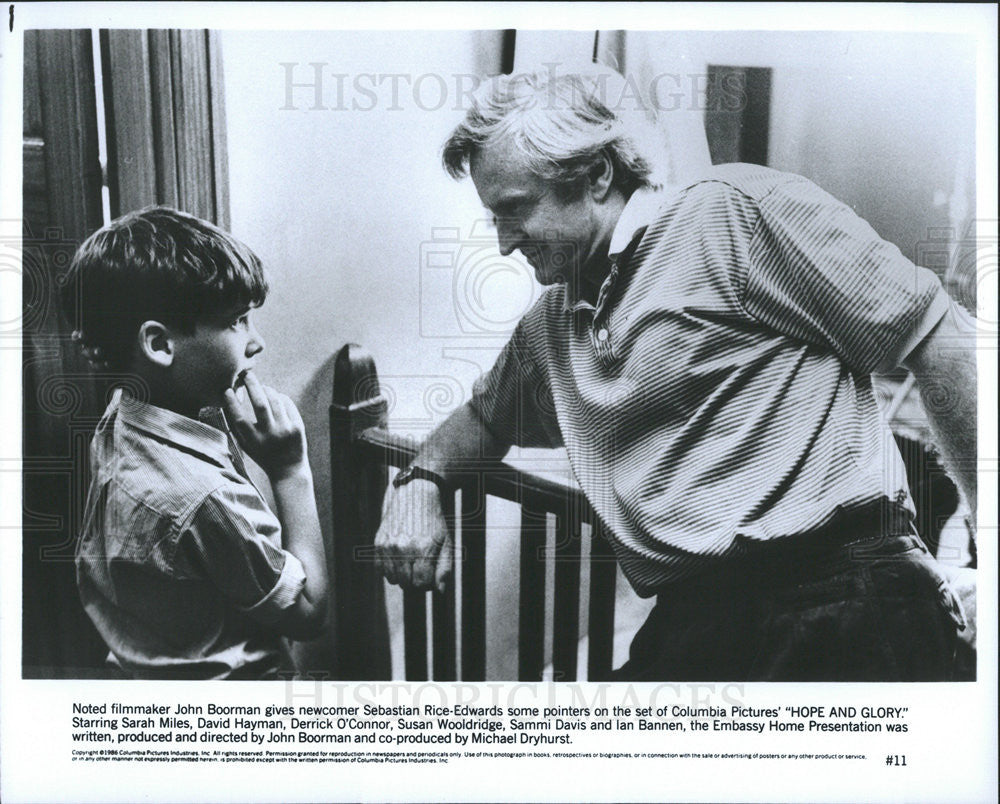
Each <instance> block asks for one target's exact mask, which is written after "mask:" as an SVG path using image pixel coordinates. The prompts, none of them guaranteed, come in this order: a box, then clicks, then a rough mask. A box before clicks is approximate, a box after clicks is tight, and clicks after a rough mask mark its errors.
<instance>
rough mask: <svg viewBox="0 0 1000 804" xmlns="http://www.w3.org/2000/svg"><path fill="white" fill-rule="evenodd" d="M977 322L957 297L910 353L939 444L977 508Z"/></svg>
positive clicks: (971, 505)
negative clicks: (956, 300) (961, 305)
mask: <svg viewBox="0 0 1000 804" xmlns="http://www.w3.org/2000/svg"><path fill="white" fill-rule="evenodd" d="M975 333H976V321H975V319H974V318H972V316H970V315H969V314H968V313H966V312H965V311H964V310H963V309H962V308H961V307H959V306H958V305H957V304H955V303H954V302H952V303H951V309H950V310H949V311H948V312H947V313H946V314H945V315H944V317H943V318H942V319H941V320H940V321H939V322H938V324H937V326H936V327H934V329H932V330H931V332H930V334H928V335H927V337H925V338H924V339H923V340H922V341H921V342H920V343H919V344H918V345H917V347H916V348H915V349H914V350H913V351H912V352H911V353H910V355H909V357H907V358H906V360H905V361H904V364H905V365H906V367H907V368H908V369H909V370H910V371H912V372H913V375H914V377H916V380H917V387H918V388H919V389H920V398H921V401H922V402H923V404H924V410H925V411H926V412H927V417H928V419H929V420H930V424H931V428H932V430H933V432H934V435H935V438H936V441H937V446H938V449H940V451H941V455H942V457H943V458H944V462H945V466H947V467H948V469H949V471H950V472H951V473H952V475H953V477H954V478H955V479H956V481H957V482H958V486H959V488H960V489H961V490H962V493H963V494H964V495H965V499H966V500H967V502H968V503H969V508H970V509H971V510H972V512H973V515H974V514H975V511H976V405H977V402H978V394H977V386H976V352H975Z"/></svg>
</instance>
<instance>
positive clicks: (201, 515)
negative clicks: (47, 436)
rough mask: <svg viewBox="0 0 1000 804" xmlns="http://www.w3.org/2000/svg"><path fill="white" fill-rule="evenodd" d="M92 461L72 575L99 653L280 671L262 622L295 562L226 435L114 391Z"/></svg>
mask: <svg viewBox="0 0 1000 804" xmlns="http://www.w3.org/2000/svg"><path fill="white" fill-rule="evenodd" d="M217 413H218V412H217ZM218 420H219V421H220V422H224V420H223V419H222V418H221V414H220V415H219V419H218ZM90 464H91V484H90V491H89V493H88V496H87V504H86V511H85V515H84V523H83V531H82V533H81V536H80V541H79V544H78V547H77V554H76V567H77V583H78V586H79V591H80V598H81V600H82V602H83V606H84V608H85V609H86V611H87V614H88V615H89V616H90V618H91V620H92V621H93V622H94V624H95V625H96V626H97V630H98V631H99V632H100V634H101V636H102V637H103V638H104V640H105V642H106V643H107V645H108V647H109V648H110V651H111V656H109V659H110V660H111V661H112V662H113V663H116V664H118V665H120V667H121V668H122V669H123V670H124V671H125V673H127V674H128V675H131V676H134V677H136V678H258V677H264V676H268V675H273V674H274V673H275V672H276V671H278V670H279V669H282V668H288V667H289V660H288V656H287V650H286V649H285V647H284V644H283V642H282V640H281V638H280V637H279V636H278V634H277V633H276V632H275V631H274V630H271V629H270V626H271V625H273V624H274V622H275V620H276V619H277V618H278V617H280V616H281V614H282V612H283V610H284V609H286V608H288V607H289V606H291V605H292V604H294V603H295V600H296V598H297V596H298V594H299V592H300V591H301V589H302V588H303V586H304V584H305V573H304V571H303V568H302V564H301V562H300V561H299V560H298V559H297V558H296V557H295V556H293V555H292V554H290V553H288V552H287V551H285V550H283V549H282V548H281V525H280V523H279V522H278V519H277V517H275V515H274V514H273V513H272V512H271V510H270V509H269V508H268V506H267V504H266V502H265V501H264V500H263V498H262V497H261V495H260V493H259V492H258V490H257V489H256V487H255V486H254V485H253V483H252V482H251V481H250V480H249V479H248V478H247V477H246V476H245V467H244V464H243V458H242V454H241V453H240V452H239V447H237V446H236V444H235V443H234V442H233V441H232V438H231V436H229V435H228V434H227V432H224V431H223V430H222V429H218V428H217V427H213V426H211V425H209V424H206V423H204V422H201V421H196V420H194V419H191V418H188V417H186V416H182V415H180V414H177V413H173V412H172V411H169V410H165V409H163V408H159V407H156V406H153V405H149V404H145V403H143V402H139V401H137V400H136V399H134V398H133V397H131V396H130V395H128V394H122V392H121V391H117V392H116V393H115V396H114V398H113V399H112V401H111V404H110V405H109V406H108V409H107V410H106V411H105V413H104V416H103V418H102V419H101V422H100V424H99V425H98V427H97V431H96V433H95V435H94V438H93V441H92V443H91V456H90Z"/></svg>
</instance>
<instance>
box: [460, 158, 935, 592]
mask: <svg viewBox="0 0 1000 804" xmlns="http://www.w3.org/2000/svg"><path fill="white" fill-rule="evenodd" d="M660 200H661V201H662V203H658V204H652V209H653V210H654V211H653V212H647V214H645V215H643V214H642V213H641V210H642V209H646V210H649V209H650V207H651V204H650V199H649V198H648V197H647V196H645V195H644V194H641V193H637V194H635V195H633V197H632V199H630V201H629V204H628V205H627V206H626V209H625V211H624V212H623V214H622V217H621V219H620V220H619V225H618V227H617V229H616V231H615V233H614V237H613V239H612V248H611V251H612V257H613V258H612V261H611V268H610V271H609V274H608V276H607V279H606V280H605V282H604V284H603V286H602V288H601V290H600V293H599V296H598V300H597V304H596V306H591V305H590V304H588V303H586V302H583V301H577V300H574V299H569V298H567V291H566V288H565V286H554V287H552V288H549V289H548V290H547V291H546V292H545V293H543V294H542V296H541V298H540V299H539V300H538V302H537V303H536V304H535V305H534V306H533V307H532V309H531V310H529V311H528V313H527V314H526V315H525V316H524V317H523V319H522V320H521V321H520V322H519V323H518V325H517V327H516V328H515V331H514V333H513V335H512V336H511V338H510V341H509V342H508V343H507V345H506V346H505V348H504V349H503V351H502V352H501V354H500V356H499V357H498V358H497V362H496V364H495V365H494V366H493V368H492V369H491V370H490V371H489V372H488V373H487V374H486V375H484V376H483V377H482V378H480V380H479V381H478V382H477V384H476V386H475V388H474V391H473V399H472V404H473V406H474V408H475V409H476V410H477V412H478V413H479V415H480V417H481V418H482V420H483V422H484V423H485V425H486V426H487V427H488V428H489V429H490V430H491V431H493V432H494V434H495V435H496V436H497V437H499V438H500V439H502V440H505V441H508V442H510V443H513V444H517V445H520V446H536V447H538V446H542V447H554V446H560V445H562V446H565V448H566V451H567V453H568V456H569V460H570V463H571V465H572V468H573V472H574V474H575V476H576V479H577V481H578V482H579V484H580V486H581V488H582V489H583V491H584V493H585V494H586V496H587V498H588V499H589V501H590V503H591V505H592V506H593V507H594V509H595V511H596V512H597V514H598V515H599V516H600V517H601V519H602V520H603V521H604V523H605V524H606V525H607V526H608V528H609V529H610V532H611V534H612V539H613V541H614V543H615V548H616V550H617V553H618V557H619V560H620V562H621V565H622V569H623V570H624V572H625V574H626V576H627V577H628V578H629V580H630V581H631V582H632V585H633V586H634V587H635V589H636V591H637V592H638V593H639V594H642V595H650V594H653V593H654V592H655V591H656V589H657V587H659V586H660V585H662V584H663V583H665V582H669V581H672V580H678V579H680V578H682V577H685V576H688V575H692V574H695V573H697V572H699V571H700V570H702V569H705V568H707V567H708V565H710V564H712V563H714V562H717V561H719V560H721V559H724V558H725V557H727V556H730V555H733V554H736V553H739V552H740V551H741V550H743V549H745V546H746V540H770V539H776V538H779V537H784V536H791V535H795V534H802V533H807V532H808V531H811V530H814V529H816V528H818V527H821V526H823V525H824V524H826V523H827V522H829V520H830V519H831V518H832V516H833V515H834V514H835V513H836V512H838V510H839V509H851V508H854V507H858V506H861V505H864V504H866V503H871V502H876V501H878V500H879V499H881V498H883V497H885V498H889V499H890V500H894V501H897V502H899V503H901V504H903V505H904V506H908V507H909V508H910V509H911V510H912V502H911V501H910V500H909V496H908V491H907V485H906V474H905V470H904V467H903V464H902V460H901V458H900V456H899V453H898V451H897V449H896V447H895V445H894V443H893V440H892V436H891V434H890V432H889V429H888V427H887V426H886V425H885V424H884V423H883V422H882V420H881V417H880V415H879V410H878V407H877V404H876V399H875V394H874V392H873V389H872V382H871V376H870V375H871V373H872V372H874V371H876V370H885V369H888V368H891V367H894V366H896V365H898V364H899V363H900V361H901V360H902V359H903V358H904V357H906V355H907V354H908V353H909V352H910V351H911V350H912V348H913V347H914V346H915V345H916V344H917V343H918V342H919V341H920V340H921V339H922V338H923V337H924V336H925V335H926V334H928V333H929V332H930V330H931V329H932V328H933V327H934V326H935V325H936V323H937V322H938V321H939V320H940V318H941V317H942V316H943V315H944V313H945V311H946V310H947V309H948V306H949V300H948V297H947V295H946V294H945V293H944V291H943V289H942V287H941V284H940V282H939V281H938V280H937V278H936V277H935V276H934V274H933V273H932V272H930V271H928V270H926V269H922V268H916V267H915V266H914V265H913V264H912V263H911V262H909V261H908V260H906V259H905V258H904V257H903V256H902V255H901V254H900V252H899V250H898V249H897V248H896V247H895V246H893V245H891V244H889V243H887V242H885V241H883V240H882V239H881V238H879V237H878V236H877V235H876V233H875V232H874V231H873V230H872V228H871V227H870V226H869V225H868V224H867V223H865V222H864V221H863V220H861V219H860V218H859V217H858V216H857V215H855V214H854V213H853V212H852V211H851V210H850V209H849V208H848V207H847V206H845V205H844V204H841V203H840V202H838V201H837V200H835V199H834V198H832V197H831V196H830V195H828V194H827V193H825V192H824V191H822V190H821V189H819V188H818V187H816V186H815V185H814V184H812V183H811V182H809V181H807V180H806V179H803V178H801V177H798V176H793V175H789V174H783V173H779V172H777V171H774V170H770V169H767V168H763V167H758V166H755V165H724V166H719V167H717V168H713V170H712V172H711V173H709V174H707V176H706V177H704V178H703V179H701V180H699V181H697V182H695V183H693V184H691V185H689V186H687V187H684V188H683V189H680V190H678V191H675V192H672V193H671V194H670V195H669V196H667V197H665V198H663V199H660ZM637 210H640V212H637ZM643 224H648V226H647V228H646V229H645V230H644V231H643V230H642V228H641V226H642V225H643ZM636 229H639V232H640V233H641V234H640V235H639V237H638V238H637V239H636V240H635V241H634V242H633V243H632V247H633V248H634V253H633V254H632V255H631V258H630V259H628V260H623V259H621V255H619V254H618V252H620V251H621V250H622V244H623V243H624V242H628V241H629V240H630V239H631V238H632V235H633V233H634V232H635V231H636ZM616 255H617V259H616V258H615V257H616ZM619 263H621V264H619Z"/></svg>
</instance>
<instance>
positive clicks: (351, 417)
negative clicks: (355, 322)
mask: <svg viewBox="0 0 1000 804" xmlns="http://www.w3.org/2000/svg"><path fill="white" fill-rule="evenodd" d="M387 415H388V410H387V404H386V401H385V398H384V397H383V396H382V395H381V393H380V388H379V382H378V376H377V374H376V371H375V364H374V361H373V360H372V358H371V356H370V355H369V354H368V353H367V352H365V351H364V350H363V349H362V348H361V347H359V346H356V345H354V344H348V345H346V346H344V347H343V348H342V349H341V350H340V351H339V352H338V354H337V358H336V361H335V367H334V380H333V404H332V405H331V407H330V447H331V482H332V485H333V488H332V491H333V497H332V499H333V527H334V551H333V564H334V572H333V575H334V577H333V584H334V590H335V592H334V595H335V606H336V623H335V638H336V654H337V657H338V658H337V675H338V677H339V678H344V679H382V678H387V677H389V667H388V661H389V660H388V646H387V637H386V626H385V617H384V605H383V601H382V582H381V580H380V578H379V577H378V576H377V573H376V572H375V570H374V565H373V557H374V548H373V541H374V537H375V533H376V531H377V530H378V526H379V521H380V517H381V505H382V499H383V496H384V494H385V490H386V487H387V486H388V481H389V467H390V466H392V467H397V468H402V467H404V466H406V465H407V464H408V463H409V462H410V461H411V460H412V458H413V456H414V455H415V454H416V452H417V449H418V447H419V445H418V444H417V442H416V441H414V440H413V439H410V438H406V437H401V436H399V435H397V434H393V433H391V432H389V431H388V430H387V429H386V425H387ZM456 475H457V477H458V478H459V479H458V480H457V482H456V493H455V495H454V496H453V497H450V498H449V499H446V500H445V501H444V507H445V509H446V510H445V515H446V517H447V518H448V520H449V523H450V525H451V527H452V532H453V534H454V535H455V537H456V550H455V555H456V570H457V572H458V573H460V577H461V584H460V585H461V597H460V599H459V600H456V595H455V586H456V584H455V583H454V582H452V583H451V584H450V585H449V587H448V588H447V589H446V591H445V592H443V593H438V592H428V593H424V592H414V591H406V592H404V593H403V623H404V625H403V627H404V639H405V677H406V679H407V680H409V681H423V680H428V678H431V679H433V680H435V681H454V680H464V681H484V680H486V634H487V617H488V612H487V610H486V531H487V527H488V525H487V521H486V498H487V497H488V496H492V497H498V498H500V499H504V500H509V501H512V502H514V503H517V504H518V505H520V508H521V525H520V560H519V568H518V569H519V573H520V583H519V592H518V612H519V615H518V616H519V619H518V679H519V680H523V681H538V680H541V678H542V672H543V669H544V668H545V666H546V657H545V625H546V620H547V618H546V611H545V601H546V594H545V584H546V577H547V574H548V573H547V571H546V562H547V561H549V562H553V564H554V569H553V572H552V573H551V574H552V575H553V577H554V580H553V595H552V599H553V611H552V618H551V621H552V656H551V666H552V678H553V680H556V681H574V680H576V679H577V678H578V675H579V674H578V668H577V649H578V643H579V637H580V632H579V622H580V593H581V583H582V579H583V578H584V577H587V578H589V585H588V588H587V590H586V591H587V595H586V599H587V601H588V621H587V622H588V625H587V631H588V635H589V643H588V655H587V678H588V680H591V681H596V680H602V679H606V678H607V677H608V676H609V674H610V672H611V661H612V649H613V636H614V604H615V578H616V564H615V560H614V555H613V553H612V551H611V546H610V543H609V541H608V539H607V537H606V536H605V533H604V529H603V526H602V525H601V523H600V521H599V519H598V518H597V516H596V515H595V514H594V512H593V509H592V508H591V507H590V505H589V504H588V503H587V501H586V498H585V497H584V495H583V493H582V492H581V491H580V490H579V489H578V488H575V487H571V486H568V485H565V484H563V483H558V482H555V481H553V480H550V479H548V478H545V477H541V476H538V475H534V474H531V473H529V472H525V471H522V470H520V469H517V468H515V467H513V466H511V465H510V464H507V463H504V462H489V463H483V462H482V461H480V462H478V463H475V464H472V465H469V466H465V467H457V470H456ZM583 525H587V526H589V531H590V538H589V539H585V537H584V529H583ZM553 526H554V546H553V548H552V549H549V548H548V547H547V540H548V537H549V533H550V529H551V528H552V527H553ZM585 542H589V550H588V551H587V552H586V554H585V553H584V550H583V548H584V546H585ZM585 568H589V573H585V572H584V570H585ZM505 569H506V568H505ZM513 571H514V568H513V567H511V568H510V572H513ZM428 598H429V599H430V606H431V635H430V639H429V638H428V632H427V605H428V603H427V601H428ZM456 608H457V609H458V611H457V612H456ZM456 613H457V614H459V615H460V616H459V617H458V619H459V621H460V623H461V627H460V633H459V634H456ZM456 636H458V637H459V639H458V640H457V641H458V644H459V645H460V646H461V648H460V650H459V651H456ZM428 643H429V648H430V652H429V653H428ZM428 664H430V673H428ZM491 680H509V679H491Z"/></svg>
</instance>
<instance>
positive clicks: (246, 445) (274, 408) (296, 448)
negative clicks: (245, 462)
mask: <svg viewBox="0 0 1000 804" xmlns="http://www.w3.org/2000/svg"><path fill="white" fill-rule="evenodd" d="M245 386H246V389H247V397H248V399H249V400H250V405H251V407H252V408H253V413H254V416H256V418H257V421H256V422H254V421H253V420H252V419H251V418H250V416H249V411H248V410H247V406H246V403H244V402H241V401H240V400H239V399H238V398H237V396H236V393H235V392H234V391H233V389H232V388H227V389H226V393H225V397H224V400H223V404H224V409H225V411H226V419H228V421H229V424H230V426H231V427H232V428H233V433H234V434H235V435H236V437H237V439H238V440H239V442H240V446H242V447H243V449H245V450H246V453H247V455H249V456H250V457H251V458H253V459H254V460H255V461H256V462H257V463H258V464H260V467H261V468H262V469H263V470H264V471H265V472H267V475H268V477H270V478H271V479H272V480H275V479H281V478H282V477H285V476H287V475H289V474H292V473H294V472H295V471H297V470H299V469H301V468H302V467H303V466H304V465H305V463H306V430H305V426H304V425H303V424H302V417H301V416H300V415H299V411H298V408H296V407H295V403H294V402H292V400H291V399H289V398H288V397H287V396H285V395H284V394H280V393H278V392H277V391H275V390H274V389H273V388H269V387H268V386H266V385H263V384H262V383H261V382H260V380H258V379H257V377H256V375H255V374H254V373H253V372H252V371H248V372H247V373H246V375H245Z"/></svg>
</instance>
